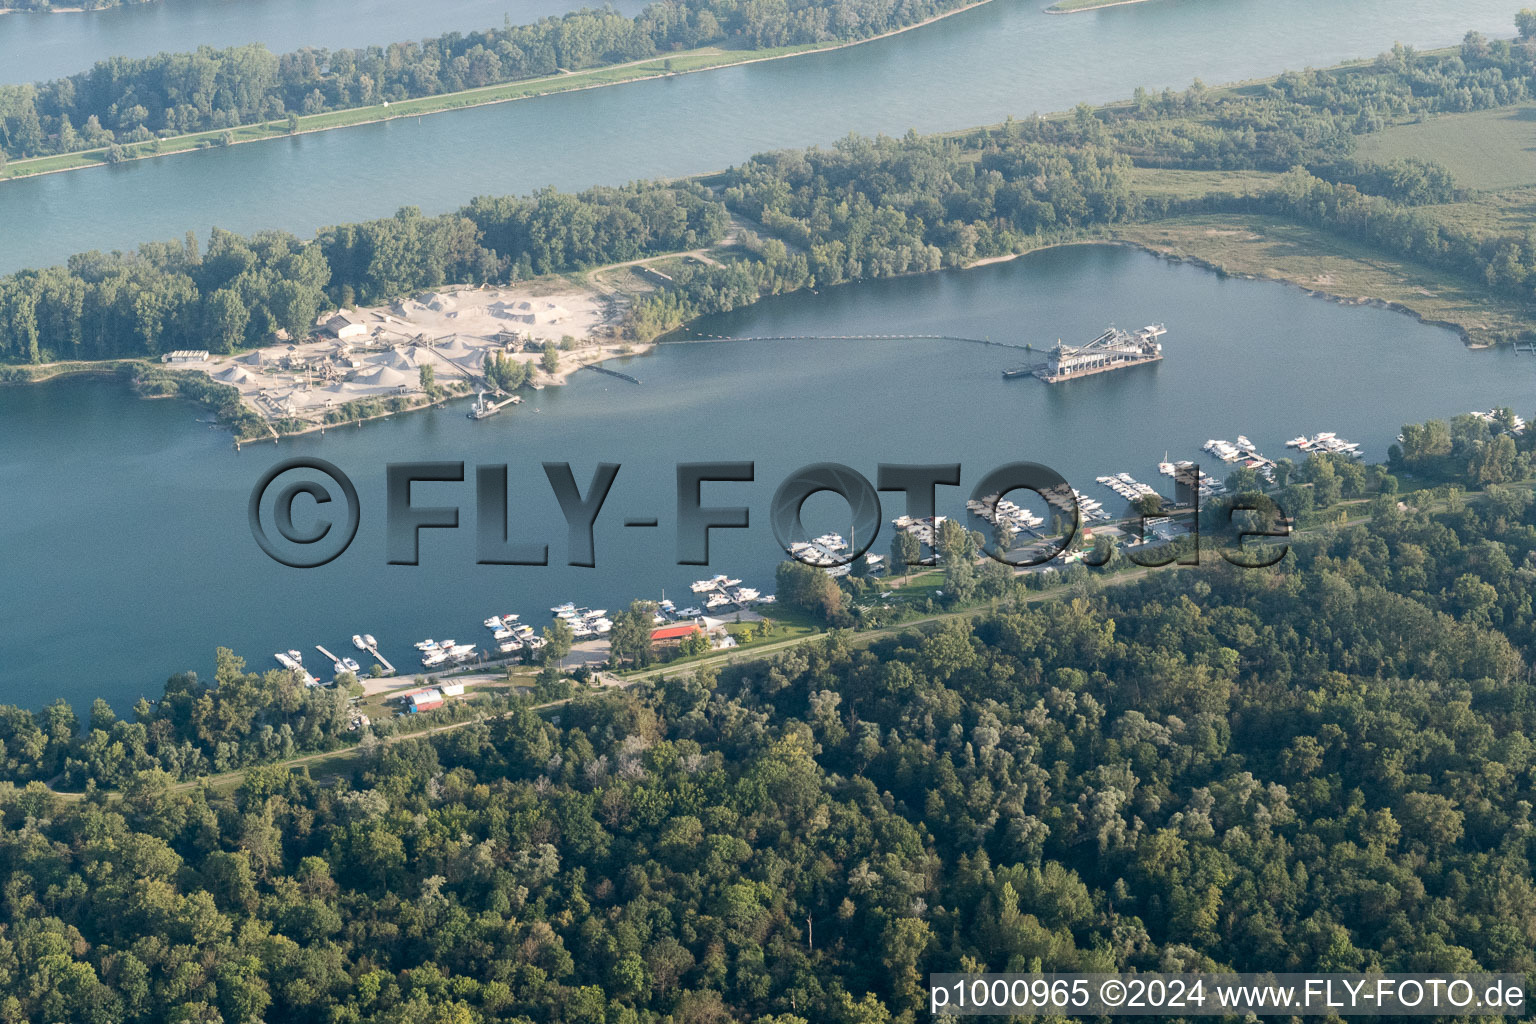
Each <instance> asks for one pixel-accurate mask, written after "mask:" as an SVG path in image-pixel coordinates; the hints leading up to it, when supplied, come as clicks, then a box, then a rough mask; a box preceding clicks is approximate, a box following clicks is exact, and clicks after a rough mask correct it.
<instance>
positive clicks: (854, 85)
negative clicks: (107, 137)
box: [0, 0, 1518, 272]
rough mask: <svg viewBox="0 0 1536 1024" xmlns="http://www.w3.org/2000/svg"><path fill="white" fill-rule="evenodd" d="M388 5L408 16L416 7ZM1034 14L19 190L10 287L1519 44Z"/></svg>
mask: <svg viewBox="0 0 1536 1024" xmlns="http://www.w3.org/2000/svg"><path fill="white" fill-rule="evenodd" d="M188 2H193V0H188ZM207 2H208V0H195V3H196V4H205V3H207ZM296 2H298V0H261V2H260V3H255V4H250V5H248V6H251V7H257V8H260V7H262V5H263V4H267V3H277V4H281V5H289V4H293V3H296ZM377 2H379V3H380V4H381V5H384V4H387V5H389V9H391V10H393V9H395V7H397V6H398V7H399V8H400V10H402V11H404V10H410V8H409V7H408V6H407V5H406V4H405V3H404V2H403V0H377ZM421 6H422V8H423V9H425V8H426V6H427V5H421ZM1043 6H1044V3H1043V0H994V2H993V3H990V4H988V5H986V6H984V7H981V8H978V9H976V10H973V11H968V12H966V13H964V14H960V15H957V16H955V17H953V18H949V19H946V20H945V21H943V22H940V23H937V24H935V25H931V26H928V27H926V28H924V29H922V30H921V31H917V32H910V33H905V34H903V35H900V36H896V37H893V38H890V39H885V40H881V41H879V42H874V43H869V44H866V45H862V46H856V47H851V48H848V49H843V50H838V51H834V52H831V53H824V54H817V55H813V56H806V57H798V58H795V59H793V60H787V61H772V62H767V63H762V64H755V65H750V66H744V67H737V68H730V69H724V70H720V71H713V72H708V73H703V74H694V75H681V76H678V77H675V78H670V79H659V80H655V81H650V82H643V83H633V84H628V85H622V86H618V87H614V88H606V89H598V90H593V91H588V92H580V93H566V94H561V95H556V96H549V97H543V98H540V99H534V100H524V101H519V102H515V103H505V104H500V105H496V106H491V107H479V108H475V109H473V110H463V111H455V112H452V113H446V114H439V115H435V116H430V117H423V118H420V119H416V120H405V121H391V122H386V123H382V124H377V125H371V126H362V127H356V128H348V129H346V130H343V131H334V132H325V133H320V134H315V135H308V136H302V137H298V138H293V139H282V140H276V141H272V142H265V143H257V144H251V145H242V146H234V147H231V148H229V149H209V150H203V151H200V152H197V153H193V154H187V155H181V156H173V157H168V158H163V159H158V160H147V161H137V162H134V163H132V164H128V165H123V166H119V167H115V168H107V167H99V168H92V169H89V170H84V171H76V172H71V173H67V174H53V175H45V176H41V177H37V178H28V179H23V180H21V181H15V182H8V183H6V184H4V185H0V272H3V271H9V270H14V269H17V268H20V267H25V266H37V265H42V264H47V263H53V262H58V261H61V260H63V259H64V258H65V257H67V256H68V255H70V254H71V253H75V252H80V251H84V250H88V249H93V248H98V249H110V248H123V247H132V246H134V245H137V244H138V243H140V242H143V241H146V240H150V239H168V238H181V237H182V236H183V235H184V234H185V232H186V231H188V230H195V231H198V232H199V233H201V234H203V235H206V233H207V230H208V228H209V226H210V225H215V224H217V225H219V226H221V227H225V228H229V229H232V230H236V231H251V230H254V229H258V228H267V227H281V228H287V229H290V230H293V231H296V232H300V233H303V234H308V233H309V232H312V231H314V230H315V229H316V228H318V227H321V226H323V225H326V224H333V223H337V222H341V221H350V220H358V219H363V218H367V217H376V216H385V215H388V214H390V213H393V212H394V210H395V209H397V208H398V207H400V206H402V205H417V206H420V207H421V208H422V209H424V210H426V211H428V212H440V211H443V210H448V209H452V208H455V207H457V206H459V205H461V204H462V203H464V202H465V201H466V200H468V199H469V198H470V197H472V196H474V195H477V194H486V193H494V194H504V193H522V192H527V191H531V190H533V189H535V188H539V187H543V186H545V185H551V184H552V185H555V186H558V187H560V188H567V189H576V188H583V187H586V186H589V185H593V184H598V183H609V184H617V183H621V182H625V181H631V180H634V179H637V178H650V177H655V176H677V175H685V174H692V173H697V172H703V171H710V170H716V169H719V168H723V167H726V166H728V165H730V164H732V163H735V162H739V161H740V160H742V159H744V158H745V157H747V156H750V155H751V154H753V153H756V152H760V151H763V150H768V149H774V148H782V147H792V146H803V145H809V144H814V143H828V142H831V141H833V140H836V139H838V138H840V137H841V136H843V135H846V134H847V133H849V132H852V131H858V132H863V133H866V134H868V133H875V132H886V133H901V132H905V131H906V130H907V129H909V128H915V129H917V130H918V131H922V132H927V131H937V130H943V129H952V128H964V127H969V126H973V125H980V124H988V123H995V122H999V121H1002V120H1003V119H1004V118H1006V117H1007V116H1008V115H1010V114H1012V115H1015V116H1018V117H1025V116H1028V115H1029V114H1031V113H1034V112H1046V111H1052V110H1062V109H1066V108H1069V107H1071V106H1072V105H1073V104H1075V103H1077V102H1079V101H1108V100H1114V99H1119V98H1122V97H1128V96H1130V95H1131V92H1132V90H1134V89H1135V87H1136V86H1147V87H1149V88H1156V89H1161V88H1163V87H1164V86H1171V87H1174V88H1183V87H1185V86H1187V85H1189V83H1190V82H1191V80H1193V79H1194V78H1196V77H1197V76H1198V77H1200V78H1202V79H1203V80H1205V81H1206V82H1209V83H1216V82H1229V81H1234V80H1240V79H1248V78H1256V77H1261V76H1263V75H1267V74H1272V73H1275V72H1279V71H1282V70H1285V69H1287V68H1298V67H1303V66H1306V65H1314V66H1317V65H1325V64H1331V63H1336V62H1338V61H1341V60H1346V59H1349V58H1354V57H1370V56H1373V55H1375V54H1377V53H1380V52H1381V51H1383V50H1386V49H1388V48H1390V47H1391V45H1392V43H1393V41H1394V40H1400V41H1403V42H1405V43H1410V44H1413V45H1418V46H1443V45H1448V44H1451V43H1454V42H1457V41H1458V40H1460V39H1461V37H1462V35H1463V34H1464V33H1465V32H1466V31H1467V30H1469V29H1477V30H1479V31H1482V32H1485V33H1489V34H1499V35H1511V34H1513V28H1512V18H1513V14H1514V10H1515V9H1516V7H1517V6H1518V5H1517V4H1512V3H1509V2H1507V0H1461V2H1458V3H1454V4H1451V3H1445V2H1443V0H1157V2H1154V3H1146V4H1138V5H1134V6H1128V7H1115V8H1109V9H1105V10H1102V11H1096V12H1090V13H1084V14H1076V15H1071V16H1066V17H1060V16H1050V15H1046V14H1043V13H1041V8H1042V7H1043ZM434 10H435V7H434ZM124 14H125V15H126V14H128V12H124ZM132 16H139V15H136V14H135V15H132ZM413 16H415V14H414V13H413ZM7 17H14V16H7ZM58 17H60V18H61V19H62V18H63V17H64V16H62V15H61V16H58ZM4 20H5V19H0V21H4ZM481 20H484V19H481ZM493 20H499V16H498V18H497V19H493ZM0 31H4V28H3V26H0ZM61 31H62V29H61ZM375 34H376V35H379V36H382V37H384V38H393V37H398V36H401V35H410V34H412V33H411V32H407V31H405V30H404V23H402V24H401V25H399V26H398V27H397V26H395V25H393V24H391V25H389V26H388V28H387V30H386V26H385V25H384V24H383V23H382V19H381V24H380V25H379V26H378V31H377V32H376V33H375V32H373V31H372V29H370V35H375ZM418 34H419V33H418ZM175 41H176V44H177V45H178V46H181V45H185V44H186V43H187V42H189V41H190V40H188V39H187V38H186V37H176V39H175ZM1117 69H1118V70H1117Z"/></svg>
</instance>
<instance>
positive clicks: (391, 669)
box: [368, 645, 395, 675]
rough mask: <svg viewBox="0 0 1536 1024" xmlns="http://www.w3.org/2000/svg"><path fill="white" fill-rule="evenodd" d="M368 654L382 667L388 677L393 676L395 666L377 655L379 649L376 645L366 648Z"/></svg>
mask: <svg viewBox="0 0 1536 1024" xmlns="http://www.w3.org/2000/svg"><path fill="white" fill-rule="evenodd" d="M368 653H369V654H371V655H372V656H373V660H374V661H376V662H378V663H379V664H380V665H383V666H384V671H386V672H388V673H389V674H390V675H394V674H395V666H393V665H391V664H390V663H389V660H388V659H387V658H385V657H384V655H382V654H380V653H379V648H378V646H377V645H373V646H370V647H369V648H368Z"/></svg>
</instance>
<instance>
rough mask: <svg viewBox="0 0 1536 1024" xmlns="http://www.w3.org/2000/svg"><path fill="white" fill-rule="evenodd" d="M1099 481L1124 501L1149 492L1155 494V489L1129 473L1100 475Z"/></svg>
mask: <svg viewBox="0 0 1536 1024" xmlns="http://www.w3.org/2000/svg"><path fill="white" fill-rule="evenodd" d="M1098 481H1099V483H1101V484H1103V485H1104V486H1105V487H1108V488H1109V489H1110V490H1112V491H1114V492H1115V493H1116V494H1118V495H1120V497H1122V498H1124V499H1125V500H1126V501H1135V500H1136V499H1138V498H1143V497H1146V496H1147V495H1149V494H1157V489H1156V488H1154V487H1151V486H1149V485H1147V484H1144V483H1141V482H1140V481H1139V480H1137V479H1136V478H1135V477H1133V476H1131V474H1129V473H1116V474H1115V475H1114V476H1101V477H1099V478H1098Z"/></svg>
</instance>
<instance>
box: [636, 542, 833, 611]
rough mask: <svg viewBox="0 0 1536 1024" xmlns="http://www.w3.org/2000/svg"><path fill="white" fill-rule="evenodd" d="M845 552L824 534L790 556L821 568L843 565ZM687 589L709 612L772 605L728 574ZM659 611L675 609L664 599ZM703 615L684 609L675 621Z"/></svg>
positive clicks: (770, 600)
mask: <svg viewBox="0 0 1536 1024" xmlns="http://www.w3.org/2000/svg"><path fill="white" fill-rule="evenodd" d="M846 550H848V545H847V542H845V541H844V540H843V538H842V537H840V536H838V535H837V534H835V533H827V534H823V535H821V536H820V537H817V538H816V539H815V540H814V541H810V542H808V543H806V544H793V545H791V546H790V551H791V553H795V556H796V557H797V558H800V553H804V554H805V555H806V556H807V557H806V558H800V560H801V561H807V560H808V559H809V558H816V559H817V560H818V561H817V562H816V563H813V564H820V565H837V564H839V563H840V562H841V561H843V559H842V558H840V557H839V554H840V552H843V551H846ZM688 589H689V590H692V591H693V592H694V593H695V594H698V595H699V596H700V597H701V598H703V600H704V608H705V610H707V611H725V610H726V609H728V608H746V607H748V606H749V605H754V604H772V603H773V595H772V594H769V595H768V596H767V597H764V596H763V595H762V594H761V593H760V592H758V591H757V590H754V589H753V588H752V587H744V586H742V585H741V580H738V579H732V578H731V577H730V576H727V575H726V574H725V573H720V574H719V575H718V576H711V577H710V578H709V579H707V580H695V581H693V582H692V583H691V584H689V585H688ZM658 607H659V608H661V610H662V612H663V613H665V612H666V611H667V609H668V608H669V607H672V602H671V601H668V600H667V599H666V598H662V600H661V604H660V605H658ZM674 610H675V608H674ZM700 614H701V612H700V610H699V609H697V608H684V609H682V610H681V611H677V612H676V614H675V615H674V616H673V617H674V618H679V619H692V618H697V617H698V616H699V615H700Z"/></svg>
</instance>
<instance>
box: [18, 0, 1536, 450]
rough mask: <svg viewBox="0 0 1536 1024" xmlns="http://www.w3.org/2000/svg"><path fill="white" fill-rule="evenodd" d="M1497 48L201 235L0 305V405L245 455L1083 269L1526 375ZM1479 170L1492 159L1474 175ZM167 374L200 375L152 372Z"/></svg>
mask: <svg viewBox="0 0 1536 1024" xmlns="http://www.w3.org/2000/svg"><path fill="white" fill-rule="evenodd" d="M1519 26H1520V29H1521V36H1520V37H1519V38H1517V39H1514V40H1492V41H1489V40H1486V39H1483V38H1482V37H1480V36H1477V34H1476V33H1473V34H1472V35H1470V36H1469V37H1468V39H1467V41H1466V42H1465V43H1463V45H1462V46H1461V47H1459V48H1457V49H1455V50H1448V51H1443V52H1434V53H1417V52H1413V51H1411V50H1407V49H1402V48H1400V49H1399V50H1398V51H1395V52H1394V54H1393V59H1390V60H1381V61H1377V62H1374V63H1372V64H1368V65H1367V64H1353V65H1347V66H1344V67H1339V68H1335V69H1331V70H1324V71H1313V72H1306V73H1287V74H1283V75H1280V76H1278V77H1276V78H1274V79H1272V80H1270V81H1267V82H1259V83H1249V84H1244V85H1241V86H1234V87H1226V88H1218V89H1209V88H1206V87H1204V86H1202V85H1200V84H1199V83H1196V84H1195V85H1194V86H1192V87H1191V88H1189V89H1188V90H1185V91H1184V92H1182V93H1175V92H1173V91H1172V90H1168V91H1165V92H1163V93H1161V94H1156V95H1153V94H1150V93H1147V92H1145V91H1142V90H1138V91H1137V93H1136V95H1135V96H1133V97H1132V98H1131V99H1130V100H1129V101H1127V102H1124V103H1119V104H1113V105H1109V106H1106V107H1101V108H1098V109H1094V108H1092V107H1089V106H1087V105H1082V106H1079V107H1078V108H1077V109H1075V110H1074V111H1072V112H1070V113H1065V114H1061V115H1055V116H1051V117H1035V118H1030V119H1028V120H1026V121H1013V120H1010V121H1008V122H1006V123H1004V124H1001V125H995V126H992V127H989V128H980V129H972V130H969V131H965V132H961V133H958V134H954V135H945V136H927V137H924V136H918V135H915V134H913V135H908V136H905V137H902V138H900V139H892V138H875V139H868V138H856V137H855V138H849V139H846V140H843V141H842V142H840V143H839V144H838V145H837V146H836V147H832V148H826V149H821V148H816V149H809V150H804V151H800V152H778V153H768V154H762V155H759V156H756V157H753V158H752V159H750V160H748V161H747V162H745V163H744V164H742V165H740V166H738V167H734V168H731V169H729V170H727V171H724V172H720V173H717V174H710V175H705V176H701V177H697V178H693V179H684V180H679V181H670V182H641V183H636V184H632V185H628V186H623V187H618V188H614V187H599V188H593V189H589V190H587V191H585V192H581V193H576V194H568V193H556V192H541V193H537V194H535V195H532V196H523V197H481V198H478V199H476V200H474V201H473V202H472V203H470V204H469V205H467V206H465V207H463V208H461V209H459V210H457V211H453V212H450V213H446V214H442V215H439V216H433V217H428V216H424V215H423V214H421V213H420V212H419V211H417V210H415V209H410V208H408V209H404V210H401V211H400V212H399V213H398V214H397V215H396V216H394V217H389V218H383V219H379V220H375V221H368V222H364V223H360V224H344V225H337V226H335V227H331V228H326V229H324V230H323V231H321V232H320V233H319V235H318V236H317V237H316V238H314V239H313V240H303V239H299V238H297V237H295V236H293V235H291V234H287V233H283V232H273V231H268V232H258V233H256V234H254V235H252V236H250V237H241V236H238V235H235V234H232V233H230V232H224V231H215V232H214V233H213V235H212V236H211V237H209V238H208V239H207V242H206V244H205V245H203V244H199V243H198V242H197V241H196V240H195V239H192V238H190V237H189V238H188V239H187V240H186V241H184V242H182V243H171V244H167V243H153V244H147V245H144V246H141V247H140V249H139V250H138V251H137V252H133V253H110V254H100V253H96V254H89V255H88V256H81V257H77V258H76V259H75V260H73V261H71V262H70V263H69V265H67V266H56V267H50V268H46V269H43V270H28V271H21V272H18V273H15V274H11V275H9V276H7V277H4V278H0V324H4V325H7V326H8V328H9V329H8V330H6V331H3V332H0V380H5V381H13V382H17V383H21V382H26V381H32V380H39V379H43V378H45V377H47V376H52V375H57V374H59V373H64V372H76V371H79V370H81V369H90V368H96V369H100V368H103V367H115V368H118V369H120V370H121V371H122V372H125V373H127V374H129V375H130V376H131V377H132V378H133V379H134V380H135V382H136V383H137V385H138V386H139V388H140V390H141V391H142V392H143V393H145V394H146V395H171V394H179V395H182V396H185V397H189V398H193V399H196V400H199V401H203V402H205V403H207V404H208V405H210V406H212V407H213V408H214V409H216V410H217V412H218V415H219V417H220V419H221V420H222V421H223V422H225V423H226V424H227V425H228V426H229V428H230V429H231V430H232V431H233V433H234V435H235V437H236V439H237V440H250V439H259V438H269V437H272V436H274V435H280V434H284V433H296V432H303V431H308V430H313V429H318V428H322V427H326V426H331V425H336V424H341V423H347V422H354V421H358V420H362V419H367V418H371V417H373V416H377V415H390V414H393V413H394V412H402V411H406V410H408V409H411V408H417V407H421V406H423V405H427V404H433V403H435V402H438V401H444V400H448V399H449V398H453V397H458V396H468V395H471V394H473V393H475V392H477V391H480V390H482V389H484V390H487V391H489V392H490V394H491V399H489V400H488V401H492V402H496V403H499V402H504V401H509V400H510V398H511V397H516V396H515V392H516V391H517V390H518V389H519V388H523V387H527V388H536V387H537V386H541V385H544V384H554V383H558V382H559V381H560V380H563V379H565V378H566V377H567V375H568V374H569V373H570V372H572V371H574V370H576V369H579V368H581V367H582V366H584V365H593V364H596V363H599V362H601V361H603V360H605V359H612V358H614V357H617V356H624V355H630V354H636V353H639V352H641V351H643V349H644V348H645V347H646V346H648V345H649V344H650V343H652V342H653V341H655V340H656V339H657V338H659V337H660V336H662V335H665V334H667V333H668V332H671V331H674V330H677V329H679V328H681V327H683V326H685V325H687V324H688V323H689V322H690V321H692V320H694V319H696V318H698V317H700V316H703V315H706V314H709V313H714V312H719V311H724V310H730V309H735V308H739V307H741V306H744V305H748V304H751V303H753V302H756V301H758V300H759V299H760V298H762V297H763V296H765V295H772V294H782V293H784V292H790V291H795V290H800V289H821V288H825V287H829V286H832V285H836V284H840V283H844V282H849V281H858V280H864V279H870V278H877V277H892V276H898V275H905V274H917V273H925V272H930V271H934V270H939V269H943V268H960V267H969V266H973V265H976V264H978V263H985V262H990V261H994V260H998V259H1007V258H1011V257H1013V256H1016V255H1018V254H1021V253H1025V252H1030V251H1033V250H1036V249H1040V248H1042V247H1046V246H1052V245H1063V244H1074V243H1080V242H1092V241H1098V242H1105V241H1108V242H1119V243H1122V244H1131V245H1137V246H1141V247H1143V248H1145V249H1147V250H1149V251H1151V252H1154V253H1156V254H1158V255H1161V256H1164V257H1166V258H1171V259H1178V260H1187V261H1190V262H1195V263H1199V264H1201V265H1203V266H1206V267H1208V268H1210V269H1212V270H1214V271H1216V272H1218V273H1223V274H1234V275H1247V276H1253V277H1267V278H1272V279H1275V280H1280V281H1286V282H1290V283H1292V284H1295V285H1298V286H1300V287H1303V288H1305V289H1307V290H1309V291H1311V292H1313V293H1314V294H1317V295H1319V296H1322V297H1327V298H1332V299H1336V300H1340V301H1347V302H1373V303H1379V304H1384V305H1388V306H1391V307H1393V308H1397V309H1400V310H1403V311H1405V312H1408V313H1410V314H1412V315H1415V316H1418V317H1420V318H1421V319H1423V320H1425V321H1428V322H1433V323H1440V324H1445V325H1449V326H1451V327H1453V328H1455V329H1456V330H1457V331H1459V332H1460V333H1461V335H1462V337H1463V338H1464V339H1465V340H1466V341H1467V342H1468V343H1469V344H1471V345H1478V346H1483V345H1495V344H1512V345H1514V346H1516V347H1517V348H1518V349H1519V350H1521V351H1525V350H1532V351H1536V342H1533V340H1532V337H1533V333H1532V329H1531V325H1532V323H1533V321H1536V303H1533V302H1532V299H1531V295H1532V294H1533V289H1536V252H1532V251H1531V249H1530V248H1529V247H1528V246H1527V245H1526V244H1525V239H1526V238H1527V237H1528V234H1529V232H1530V231H1531V230H1533V229H1536V214H1533V212H1532V211H1533V210H1536V203H1533V202H1532V198H1531V197H1532V195H1533V194H1536V169H1532V168H1531V166H1530V165H1529V161H1522V160H1520V159H1518V154H1521V153H1523V152H1525V151H1527V150H1528V149H1529V147H1531V146H1532V145H1536V120H1533V119H1532V118H1531V116H1530V112H1531V111H1532V110H1536V70H1533V69H1536V14H1529V13H1528V14H1522V16H1521V18H1520V20H1519ZM1490 81H1496V82H1498V83H1499V88H1498V89H1492V88H1488V87H1486V83H1487V82H1490ZM1473 86H1476V88H1473ZM1469 97H1470V99H1469ZM1469 103H1470V105H1471V106H1472V108H1473V109H1466V107H1467V106H1468V104H1469ZM1341 110H1347V111H1349V113H1347V114H1345V113H1338V111H1341ZM1378 126H1379V127H1378ZM1366 129H1375V130H1366ZM1488 153H1503V154H1510V159H1508V160H1499V161H1492V162H1489V161H1486V160H1485V161H1483V162H1481V163H1480V162H1479V161H1478V159H1476V158H1475V157H1474V156H1472V154H1488ZM1424 154H1434V155H1435V156H1436V157H1437V158H1438V159H1433V160H1432V159H1426V158H1425V156H1424ZM1442 161H1443V162H1442ZM124 294H134V295H137V296H139V301H136V302H135V303H132V304H129V303H125V302H123V301H122V300H121V297H122V296H123V295H124ZM541 316H542V317H543V321H544V322H543V323H539V319H540V317H541ZM338 318H339V319H338ZM348 318H354V319H355V321H356V322H353V320H349V319H348ZM343 330H345V331H346V337H343V336H342V333H341V331H343ZM567 338H569V341H567ZM188 351H190V352H194V353H196V352H206V353H207V358H206V360H202V359H199V360H195V361H193V362H180V363H174V362H166V361H164V360H165V357H166V355H167V354H168V353H173V352H183V353H184V352H188ZM253 351H254V353H255V355H254V357H253V355H252V353H253ZM428 369H430V370H431V377H430V380H429V379H427V378H426V376H425V375H424V374H425V371H426V370H428ZM210 370H211V372H209V371H210Z"/></svg>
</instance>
